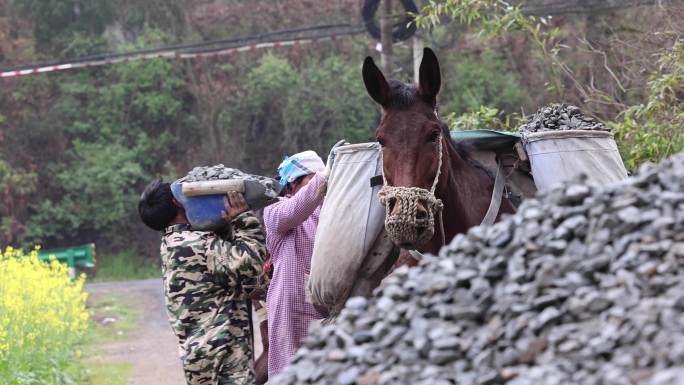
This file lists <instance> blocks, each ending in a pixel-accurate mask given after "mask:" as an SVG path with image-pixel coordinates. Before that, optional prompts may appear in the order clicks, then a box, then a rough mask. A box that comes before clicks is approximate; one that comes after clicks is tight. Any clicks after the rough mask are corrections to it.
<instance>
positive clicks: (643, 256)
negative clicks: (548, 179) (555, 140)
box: [270, 154, 684, 385]
mask: <svg viewBox="0 0 684 385" xmlns="http://www.w3.org/2000/svg"><path fill="white" fill-rule="evenodd" d="M270 383H271V384H274V385H289V384H340V385H351V384H358V385H362V384H363V385H374V384H394V385H396V384H411V385H448V384H460V385H470V384H478V385H493V384H510V385H539V384H543V385H556V384H583V385H608V384H610V385H612V384H615V385H621V384H625V385H627V384H630V385H631V384H648V385H675V384H682V383H684V154H679V155H677V156H675V157H673V158H672V159H670V160H666V161H664V162H662V163H661V164H660V165H658V166H652V165H646V166H643V167H642V168H641V170H640V171H639V172H638V174H637V175H635V176H633V177H631V178H629V179H627V180H626V181H623V182H620V183H618V184H615V185H610V186H604V187H601V186H595V185H587V184H584V183H582V182H577V183H572V184H566V185H563V186H556V187H554V188H553V189H550V190H549V191H546V192H544V193H541V194H540V195H538V196H537V197H536V198H534V199H530V200H527V201H525V202H524V203H523V204H522V206H521V207H520V209H519V211H518V212H517V213H516V214H515V215H513V216H508V217H506V218H504V219H502V220H501V222H499V223H497V224H495V225H493V226H491V227H475V228H473V229H471V230H470V231H469V232H468V233H467V234H465V235H459V236H457V237H455V238H454V239H453V241H452V242H451V243H450V244H449V245H447V246H445V247H444V248H443V249H442V251H441V252H440V255H439V256H427V257H426V258H425V259H424V260H422V261H421V262H420V264H419V265H418V266H417V267H415V268H410V269H409V268H406V267H402V268H399V269H397V270H395V272H394V273H393V274H392V275H390V276H389V277H387V278H386V279H385V280H384V282H383V284H382V285H381V286H380V287H379V288H378V289H376V291H375V293H374V296H373V297H372V298H370V299H366V298H361V297H356V298H351V299H350V300H349V301H348V302H347V304H346V307H345V309H344V310H343V312H342V314H341V315H340V317H339V318H338V320H337V322H336V324H334V325H328V326H320V327H315V328H314V329H313V330H312V333H311V335H310V336H309V337H308V338H307V339H306V340H305V343H304V345H303V346H302V347H301V349H300V350H299V351H298V353H297V354H296V356H295V357H294V358H293V361H292V363H291V365H290V366H289V367H288V368H286V369H285V370H284V371H283V372H282V373H280V374H279V375H278V376H277V377H275V378H273V379H272V380H271V381H270Z"/></svg>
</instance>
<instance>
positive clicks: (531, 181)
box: [306, 130, 627, 313]
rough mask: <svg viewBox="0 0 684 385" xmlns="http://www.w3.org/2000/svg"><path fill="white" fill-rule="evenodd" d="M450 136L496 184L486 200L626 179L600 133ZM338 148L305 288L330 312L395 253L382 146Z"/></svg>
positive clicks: (362, 290)
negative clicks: (384, 196) (580, 181)
mask: <svg viewBox="0 0 684 385" xmlns="http://www.w3.org/2000/svg"><path fill="white" fill-rule="evenodd" d="M450 135H451V139H452V140H453V141H455V142H461V144H463V145H468V146H470V147H471V150H472V151H471V154H472V156H473V157H474V159H475V160H476V161H477V163H479V165H480V166H481V167H482V168H483V169H485V170H486V171H487V172H488V173H490V174H491V175H492V177H494V178H495V185H500V186H501V187H500V188H498V189H497V188H495V189H494V194H493V196H492V201H495V200H497V199H498V201H499V202H500V200H501V196H502V195H503V196H506V197H507V198H508V199H509V200H510V201H511V202H513V204H514V205H515V206H518V205H519V204H520V203H521V202H522V200H523V199H525V198H528V197H532V196H534V194H535V193H536V192H537V190H544V189H547V188H549V187H550V186H551V185H553V184H556V183H560V182H564V181H569V180H572V179H575V178H577V177H578V175H579V174H584V175H585V176H586V178H587V180H588V182H590V183H598V184H607V183H611V182H616V181H619V180H622V179H624V178H626V177H627V172H626V170H625V167H624V165H623V163H622V159H621V158H620V155H619V152H618V151H617V146H616V144H615V141H614V140H613V136H612V134H611V133H610V132H606V131H598V130H593V131H590V130H566V131H543V132H534V133H529V132H523V133H521V134H517V133H511V132H499V131H493V130H470V131H452V132H451V133H450ZM336 151H337V157H336V161H335V164H334V166H333V169H332V172H331V175H330V180H329V185H328V190H327V196H326V199H325V201H324V204H323V208H322V210H321V216H320V222H319V226H318V229H317V233H316V240H315V244H314V251H313V256H312V261H311V273H310V276H309V280H308V283H307V287H306V289H307V294H308V295H309V296H310V300H311V302H312V303H315V304H319V305H324V306H327V307H329V308H331V309H332V313H335V312H336V310H337V309H340V308H341V307H342V306H343V305H344V302H346V300H347V299H348V298H349V297H352V296H357V295H362V296H367V295H370V293H371V291H372V290H373V289H374V288H375V287H376V286H377V285H378V284H379V282H380V280H381V279H382V278H383V277H384V276H385V275H386V274H387V273H388V272H389V270H390V269H391V267H392V264H393V263H394V261H395V260H396V255H397V253H398V248H396V246H394V245H393V244H392V242H391V241H390V238H391V237H389V234H388V231H393V230H392V226H389V227H387V226H383V223H384V224H385V225H386V224H387V223H386V222H385V220H386V215H385V214H386V211H385V208H384V207H383V204H382V203H381V199H380V198H379V197H378V195H379V194H378V192H379V191H380V189H381V185H382V180H383V179H382V154H381V148H380V146H379V145H378V144H377V143H365V144H353V145H348V146H343V147H340V148H338V149H337V150H336ZM497 193H498V194H499V196H498V197H497V196H496V195H497ZM492 205H493V206H494V205H495V204H494V203H492ZM485 219H486V218H485ZM493 219H494V218H491V222H493ZM483 222H484V221H483ZM446 242H449V240H446Z"/></svg>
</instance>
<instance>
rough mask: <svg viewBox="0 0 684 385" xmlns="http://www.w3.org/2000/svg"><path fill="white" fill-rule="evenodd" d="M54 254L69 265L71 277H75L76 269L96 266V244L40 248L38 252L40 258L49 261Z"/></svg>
mask: <svg viewBox="0 0 684 385" xmlns="http://www.w3.org/2000/svg"><path fill="white" fill-rule="evenodd" d="M52 256H54V257H55V259H57V261H59V262H61V263H65V264H66V265H67V266H68V267H69V277H71V278H72V279H75V278H76V269H92V268H94V267H95V260H96V251H95V244H94V243H89V244H87V245H81V246H73V247H65V248H61V249H48V250H40V251H39V252H38V259H40V260H42V261H49V260H50V257H52Z"/></svg>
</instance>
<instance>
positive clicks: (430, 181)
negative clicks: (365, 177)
mask: <svg viewBox="0 0 684 385" xmlns="http://www.w3.org/2000/svg"><path fill="white" fill-rule="evenodd" d="M363 81H364V83H365V85H366V90H367V91H368V94H369V95H370V96H371V97H372V98H373V100H375V101H376V102H377V103H378V104H380V105H381V106H382V111H383V113H382V119H381V120H380V125H379V126H378V128H377V130H376V132H375V134H376V138H377V140H378V142H379V143H380V145H381V146H382V148H383V172H384V175H385V179H386V182H387V186H391V187H400V188H403V187H407V188H408V187H413V188H417V189H413V190H414V191H418V189H421V190H427V191H428V192H431V193H434V191H432V190H433V187H434V184H435V183H436V180H437V178H438V169H439V168H440V167H441V163H440V159H441V158H440V156H441V154H440V152H441V151H444V149H443V144H442V140H443V139H444V138H443V130H442V123H441V122H440V120H439V118H438V117H437V113H436V104H437V93H438V92H439V88H440V83H441V76H440V72H439V62H438V61H437V57H436V56H435V54H434V52H432V50H430V49H429V48H425V50H424V51H423V60H422V62H421V64H420V76H419V83H418V85H415V84H407V83H403V82H399V81H396V80H390V81H387V79H386V78H385V76H384V75H383V74H382V72H381V71H380V69H378V67H377V66H376V65H375V63H374V62H373V59H372V58H370V57H367V58H366V60H365V61H364V63H363ZM387 186H386V187H387ZM396 190H397V191H398V190H399V189H396ZM403 191H404V192H407V191H408V190H407V189H403ZM412 195H413V196H414V198H415V199H414V201H413V202H410V205H411V207H412V209H411V217H407V216H406V215H405V213H406V211H407V209H406V207H403V206H405V205H406V202H403V203H402V201H401V199H395V198H393V197H392V196H390V195H388V196H387V197H386V201H387V204H386V207H387V211H388V213H387V214H388V217H394V220H395V221H399V220H401V221H403V222H405V223H403V227H404V228H409V227H412V228H413V233H412V234H408V233H409V231H404V233H407V234H405V235H404V236H395V237H393V240H394V242H395V243H397V244H398V245H399V246H401V247H404V248H416V247H418V246H420V243H421V242H422V243H425V242H426V239H425V238H427V236H426V235H430V237H429V239H431V238H432V235H434V214H435V213H434V212H431V210H432V211H434V210H435V205H434V202H432V203H433V204H431V202H430V199H429V198H428V199H426V198H425V197H420V196H419V195H421V194H412ZM423 195H424V194H423ZM432 197H433V198H434V194H433V195H432ZM440 204H441V202H440ZM402 210H403V211H404V215H403V217H401V218H400V217H399V214H400V213H399V211H402ZM386 224H387V222H386ZM429 239H427V240H429Z"/></svg>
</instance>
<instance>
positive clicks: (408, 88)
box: [389, 80, 418, 110]
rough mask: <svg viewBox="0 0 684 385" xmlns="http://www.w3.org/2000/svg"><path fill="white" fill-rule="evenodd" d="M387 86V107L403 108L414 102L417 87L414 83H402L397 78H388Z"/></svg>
mask: <svg viewBox="0 0 684 385" xmlns="http://www.w3.org/2000/svg"><path fill="white" fill-rule="evenodd" d="M389 86H390V95H389V96H390V97H389V100H390V105H389V107H394V108H398V109H400V110H404V109H406V108H408V107H410V106H411V105H412V104H413V103H415V102H416V99H417V97H416V96H417V95H416V94H417V92H418V89H417V88H416V86H415V85H414V84H409V83H404V82H402V81H399V80H390V81H389Z"/></svg>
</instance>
